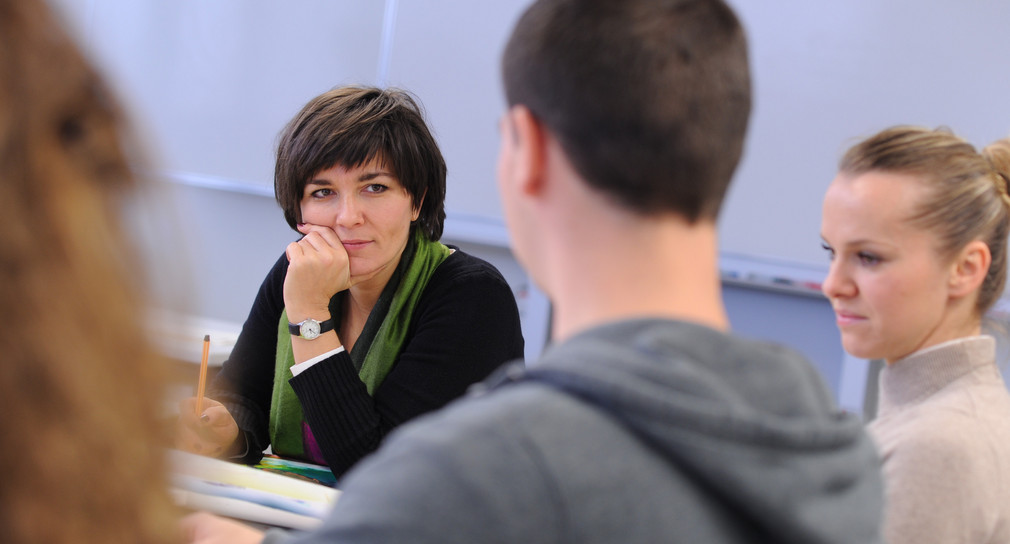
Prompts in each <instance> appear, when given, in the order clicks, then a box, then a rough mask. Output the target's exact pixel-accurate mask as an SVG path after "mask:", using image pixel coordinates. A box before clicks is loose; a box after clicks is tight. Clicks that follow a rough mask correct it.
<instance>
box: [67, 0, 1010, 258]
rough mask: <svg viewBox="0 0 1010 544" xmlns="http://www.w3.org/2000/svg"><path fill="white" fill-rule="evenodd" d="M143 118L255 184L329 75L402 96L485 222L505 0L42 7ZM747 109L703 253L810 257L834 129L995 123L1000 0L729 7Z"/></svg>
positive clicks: (1008, 87)
mask: <svg viewBox="0 0 1010 544" xmlns="http://www.w3.org/2000/svg"><path fill="white" fill-rule="evenodd" d="M53 1H54V2H55V3H57V4H58V5H61V6H63V7H64V8H65V11H66V12H67V13H68V14H69V16H70V18H71V19H72V20H73V23H74V24H75V25H76V26H77V28H79V29H81V31H82V34H83V36H84V38H85V41H86V42H87V44H88V45H89V47H90V48H91V49H92V50H93V51H95V54H96V55H97V56H98V57H100V58H99V60H100V61H101V62H102V63H103V65H104V66H105V67H106V68H107V70H108V72H109V73H110V74H112V75H113V76H114V80H115V82H116V85H117V86H118V87H119V88H120V89H121V90H122V91H123V92H124V93H125V94H126V98H127V100H128V102H129V103H131V104H132V105H133V106H134V108H135V109H136V110H137V117H138V118H139V119H140V120H141V121H142V122H143V123H144V124H145V125H146V126H148V127H149V128H150V138H151V141H152V145H153V147H154V148H155V149H158V151H159V156H160V158H161V164H162V166H163V167H164V168H165V169H166V170H169V171H172V172H185V173H190V174H193V175H195V176H205V177H208V178H221V179H224V180H232V181H234V182H236V183H238V184H240V185H241V184H245V185H246V186H248V187H251V188H254V189H256V190H258V191H261V192H263V193H264V194H269V188H270V186H271V180H272V172H273V151H274V144H275V141H276V135H277V133H278V132H279V131H280V129H281V127H282V126H283V124H284V123H285V122H286V121H287V120H288V119H289V118H290V117H291V116H292V115H293V114H294V112H295V111H297V109H298V108H299V107H301V105H302V104H304V103H305V102H306V101H307V100H308V99H309V98H311V97H312V96H314V95H316V94H318V93H320V92H322V91H324V90H326V89H328V88H330V87H333V86H335V85H338V84H345V83H363V84H379V85H385V84H391V85H397V86H402V87H406V88H408V89H410V90H412V91H413V92H415V93H416V94H417V95H418V96H419V97H420V99H421V101H422V103H423V104H424V105H425V106H426V108H427V110H428V114H429V121H430V123H431V125H432V127H433V129H434V131H435V133H436V136H437V138H438V139H439V141H440V143H441V145H442V147H443V151H444V153H445V155H446V160H447V163H448V166H449V187H448V197H447V209H448V212H449V216H450V219H452V218H454V217H473V218H477V219H479V220H484V221H488V222H491V223H500V222H501V211H500V204H499V200H498V196H497V193H496V189H495V184H494V163H495V156H496V153H497V145H498V142H497V130H496V125H495V124H496V122H497V119H498V116H499V115H500V113H501V111H502V108H503V105H504V104H503V98H502V94H501V90H500V83H499V59H498V57H499V55H500V52H501V49H502V46H503V45H504V41H505V39H506V36H507V34H508V32H509V29H510V28H511V26H512V24H513V23H514V20H515V18H516V17H517V16H518V14H519V13H520V11H521V10H522V8H523V6H524V5H525V4H526V2H525V1H524V0H495V1H494V2H490V1H488V2H477V1H473V0H398V1H397V0H386V1H384V2H382V1H378V0H288V1H285V2H275V1H267V0H258V1H256V0H214V1H202V0H173V1H169V0H162V1H142V2H137V1H134V0H86V1H85V0H77V1H75V0H53ZM730 2H731V4H733V5H734V6H735V7H736V8H737V10H738V12H739V14H740V15H741V18H742V19H743V21H744V24H745V26H746V27H747V30H748V34H749V37H750V43H751V59H752V60H751V63H752V67H753V73H754V85H755V87H754V89H755V103H754V113H753V116H752V120H751V128H750V133H749V139H748V144H747V147H746V151H745V156H744V160H743V163H742V165H741V168H740V170H739V171H738V174H737V178H736V181H735V183H734V186H733V188H732V190H731V193H730V195H729V197H728V200H727V203H726V206H725V208H724V211H723V215H722V219H721V229H722V250H723V251H726V252H730V253H734V254H742V255H749V256H753V257H755V258H758V259H762V258H767V259H772V260H780V261H784V262H796V263H797V264H798V265H810V264H821V263H823V262H824V256H823V255H822V250H821V249H820V238H819V226H820V205H821V197H822V195H823V192H824V189H825V188H826V186H827V184H828V182H829V181H830V180H831V178H832V177H833V175H834V169H835V165H836V163H837V160H838V158H839V156H840V155H841V153H842V152H843V150H844V149H845V147H847V146H848V145H849V144H851V143H852V142H853V140H854V138H857V137H861V136H866V135H869V134H870V133H872V132H875V131H877V130H879V129H881V128H883V127H885V126H887V125H891V124H897V123H914V124H924V125H928V126H937V125H947V126H950V127H951V128H952V129H954V130H955V131H956V132H958V133H960V134H962V135H964V136H965V137H967V138H968V139H969V140H971V141H972V142H974V143H976V145H984V144H986V143H988V142H990V141H992V140H994V139H997V138H1000V137H1003V136H1006V135H1008V134H1010V100H1008V98H1010V66H1008V65H1010V40H1007V38H1006V36H1007V34H1008V30H1007V29H1008V28H1010V2H1006V1H1004V0H823V1H816V0H730Z"/></svg>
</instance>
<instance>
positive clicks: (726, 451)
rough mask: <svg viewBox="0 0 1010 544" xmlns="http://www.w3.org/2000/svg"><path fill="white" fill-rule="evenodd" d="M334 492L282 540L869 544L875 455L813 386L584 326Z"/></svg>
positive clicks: (747, 344)
mask: <svg viewBox="0 0 1010 544" xmlns="http://www.w3.org/2000/svg"><path fill="white" fill-rule="evenodd" d="M341 483H342V486H341V487H342V488H343V490H344V493H343V495H342V496H341V498H340V500H339V501H338V503H337V505H336V507H335V510H334V512H333V513H332V514H331V516H330V517H329V518H328V519H327V521H326V522H325V523H324V525H323V527H322V528H321V529H320V530H319V531H317V532H315V533H311V534H306V535H300V536H298V537H297V538H296V539H295V540H294V542H298V543H322V542H340V543H347V542H351V543H353V542H431V543H436V542H437V543H451V542H460V543H463V542H467V543H470V542H503V543H504V542H521V543H538V542H544V543H547V542H571V543H595V542H627V543H637V542H692V543H694V542H706V543H707V542H796V543H801V542H802V543H841V542H860V543H870V542H879V541H880V537H879V534H880V525H881V511H882V483H881V478H880V470H879V461H878V459H877V456H876V453H875V451H874V448H873V446H872V445H871V442H870V440H869V438H868V437H867V435H866V434H865V432H864V431H863V428H862V424H861V422H860V420H859V419H858V418H857V417H856V416H853V415H851V414H844V413H840V412H838V410H837V409H836V408H835V407H834V404H833V402H832V400H831V398H830V395H829V393H828V392H827V390H826V389H825V388H824V386H823V384H822V382H821V380H820V378H819V376H818V375H817V373H816V371H815V370H814V369H813V368H812V367H811V366H810V365H809V364H808V363H807V362H806V361H805V360H803V358H802V357H800V356H799V355H797V354H796V353H794V352H792V351H790V350H787V349H785V348H782V347H777V346H773V345H769V344H766V343H759V342H754V341H749V340H742V339H739V338H736V337H733V336H731V335H727V334H724V333H721V332H718V331H715V330H712V329H709V328H705V327H702V326H699V325H695V324H690V323H684V322H678V321H670V320H659V319H641V320H629V321H623V322H619V323H614V324H610V325H606V326H601V327H597V328H595V329H592V330H589V331H585V332H583V333H582V334H579V335H577V336H576V337H573V338H571V339H569V340H568V341H566V342H564V343H562V344H559V345H556V346H553V347H552V348H550V349H549V350H548V351H547V352H546V353H545V354H544V356H543V357H542V358H541V360H540V361H538V362H537V363H534V364H530V365H529V366H528V368H525V369H524V368H522V367H509V368H506V369H503V371H501V372H499V373H498V374H497V375H495V376H493V377H492V378H489V379H488V380H487V381H486V382H485V383H483V384H481V385H480V386H479V387H478V388H477V390H475V391H474V392H473V393H471V394H470V395H468V396H467V397H465V398H463V399H461V400H459V401H457V402H455V403H453V404H451V405H450V406H448V407H447V408H445V409H444V410H442V411H440V412H437V413H435V414H432V415H429V416H426V417H424V418H421V419H418V420H417V421H416V422H415V423H413V424H410V425H406V426H404V427H403V428H402V429H401V430H400V431H398V432H396V433H394V434H393V435H390V437H389V438H388V439H387V442H386V444H385V445H384V446H383V447H382V448H381V449H380V450H379V451H378V452H377V453H376V454H374V455H372V456H371V457H369V458H366V459H365V460H364V461H363V462H361V463H360V464H359V465H358V466H357V467H356V468H355V469H353V470H352V472H351V473H349V474H348V476H347V477H346V478H345V479H344V480H343V481H342V482H341ZM290 536H291V535H283V534H282V533H280V532H274V533H271V534H269V535H268V538H267V540H266V542H281V541H285V542H286V541H287V539H288V538H289V537H290Z"/></svg>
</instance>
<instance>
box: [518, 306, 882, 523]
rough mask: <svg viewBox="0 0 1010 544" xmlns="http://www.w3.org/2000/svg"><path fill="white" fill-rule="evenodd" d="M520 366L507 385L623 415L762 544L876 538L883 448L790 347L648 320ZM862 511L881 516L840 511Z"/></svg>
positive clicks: (600, 330) (588, 336) (579, 340)
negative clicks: (534, 386)
mask: <svg viewBox="0 0 1010 544" xmlns="http://www.w3.org/2000/svg"><path fill="white" fill-rule="evenodd" d="M513 370H514V371H513V372H506V373H504V374H503V376H505V377H504V378H503V381H504V382H523V381H536V382H540V383H544V384H547V385H550V386H552V387H554V388H556V389H558V390H561V391H563V392H566V393H568V394H570V395H572V396H574V397H577V398H579V399H581V400H582V401H583V402H585V403H587V404H589V405H591V406H592V407H595V408H596V409H598V410H600V411H602V412H604V413H606V414H608V415H610V416H612V417H614V418H615V419H617V420H619V421H620V422H621V423H622V424H623V426H624V427H625V428H626V429H628V431H629V432H630V433H631V434H633V435H634V436H635V437H636V438H637V439H638V440H640V441H641V442H643V443H644V444H646V445H647V446H648V447H650V448H652V449H653V450H655V451H656V452H658V453H660V454H661V455H663V456H665V457H666V458H668V459H669V460H670V463H672V464H675V465H676V466H679V467H682V468H683V469H684V470H687V471H690V472H691V473H692V474H694V475H695V476H696V478H697V481H698V485H699V486H703V487H705V488H707V489H708V490H709V491H710V492H711V493H712V494H713V495H714V496H716V497H718V498H719V500H720V502H723V503H724V504H726V505H727V508H729V509H732V510H733V511H735V512H738V513H739V515H740V516H741V517H743V518H745V519H749V520H750V523H751V524H752V526H753V527H754V530H755V541H762V542H763V541H776V542H805V543H814V542H824V543H827V542H832V543H834V542H878V541H879V536H878V535H879V534H880V522H881V520H880V517H881V515H880V512H879V511H874V510H873V509H869V508H867V505H868V504H877V505H882V498H881V497H882V494H883V489H882V482H881V477H880V468H879V461H878V458H877V455H876V451H875V449H874V447H873V445H872V443H871V442H870V439H869V437H868V435H867V434H866V433H865V432H864V429H863V424H862V422H861V420H860V419H859V418H858V417H857V416H855V415H853V414H848V413H843V412H839V411H838V410H837V409H836V408H835V405H834V402H833V400H832V398H831V395H830V393H829V392H828V390H827V389H826V387H825V386H824V384H823V382H822V380H821V378H820V376H819V375H818V374H817V371H816V370H815V369H814V368H813V367H812V366H811V365H810V364H809V363H808V362H807V361H806V360H805V359H804V358H803V357H802V356H800V355H799V354H797V353H796V352H794V351H792V350H789V349H787V348H784V347H781V346H776V345H772V344H768V343H764V342H757V341H752V340H745V339H741V338H737V337H735V336H732V335H729V334H726V333H722V332H719V331H716V330H713V329H710V328H707V327H703V326H700V325H696V324H692V323H685V322H678V321H670V320H660V319H641V320H632V321H622V322H620V323H615V324H611V325H605V326H601V327H596V328H594V329H591V330H588V331H584V332H583V333H581V334H579V335H577V336H575V337H573V338H571V339H569V340H568V341H566V342H564V343H561V344H558V345H556V346H552V347H550V348H549V349H548V350H547V351H546V352H545V354H544V356H543V357H542V358H541V359H540V361H538V362H536V363H534V364H532V365H530V366H529V368H527V369H526V370H525V371H521V372H519V371H515V369H513ZM860 511H866V512H875V514H874V515H872V516H864V517H866V519H864V520H859V519H856V520H855V522H856V523H854V519H853V516H850V515H838V513H840V512H860ZM858 522H862V523H861V524H860V523H858Z"/></svg>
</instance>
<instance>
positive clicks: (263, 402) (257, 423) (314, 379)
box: [208, 249, 523, 477]
mask: <svg viewBox="0 0 1010 544" xmlns="http://www.w3.org/2000/svg"><path fill="white" fill-rule="evenodd" d="M287 268H288V260H287V258H286V257H285V256H284V255H282V256H281V258H280V259H278V260H277V262H276V263H275V264H274V266H273V268H272V269H271V270H270V272H269V273H268V274H267V277H266V279H264V280H263V284H262V285H261V286H260V290H259V293H258V294H257V295H256V299H255V301H254V302H253V306H252V309H251V310H250V311H249V317H248V318H247V319H246V322H245V324H244V325H243V326H242V332H241V334H240V335H239V337H238V341H237V342H236V343H235V348H234V349H233V350H232V352H231V356H230V357H229V358H228V360H227V361H225V363H224V365H223V366H222V368H221V371H220V372H219V373H218V375H217V377H216V378H215V379H214V382H213V383H212V384H211V388H210V389H211V391H210V393H209V394H208V396H210V397H211V398H214V399H216V400H219V401H221V402H222V403H224V404H225V406H226V407H227V408H228V410H229V412H231V414H232V417H234V418H235V421H236V422H237V423H238V426H239V429H240V430H241V431H242V433H243V434H244V435H245V439H246V441H247V443H248V444H249V451H248V453H247V455H246V456H245V457H244V458H243V459H242V461H244V462H247V463H255V462H257V461H258V460H259V459H260V458H262V455H263V450H264V449H266V447H267V445H268V444H269V440H270V438H269V431H268V417H269V413H270V399H271V394H272V391H273V378H274V365H275V362H276V351H277V326H278V322H279V320H280V316H281V312H282V311H283V310H284V296H283V287H284V277H285V275H286V274H287ZM407 335H408V338H407V342H406V344H405V345H404V348H403V352H402V353H401V354H400V356H399V357H398V359H397V361H396V363H395V365H394V366H393V369H392V370H391V371H390V372H389V374H388V375H387V376H386V379H385V380H384V381H383V382H382V384H381V385H380V386H379V387H378V388H377V389H376V390H375V395H374V396H369V395H368V392H367V391H366V389H365V384H364V383H363V382H362V381H361V380H360V379H359V378H358V373H357V371H356V370H355V369H354V364H353V363H352V362H351V358H350V356H349V355H348V354H347V352H346V351H344V352H341V353H339V354H337V355H335V356H333V357H330V358H328V359H326V360H324V361H321V362H319V363H317V364H315V365H313V366H312V367H310V368H309V369H307V370H306V371H304V372H302V373H301V374H299V375H298V376H297V377H295V378H292V379H291V386H292V388H293V389H294V391H295V394H297V395H298V399H299V400H300V401H301V404H302V412H303V413H304V416H305V420H306V421H307V422H308V424H309V427H310V428H311V429H312V434H313V436H315V438H316V441H317V442H318V443H319V447H320V449H321V450H322V453H323V457H324V458H325V459H326V462H327V464H329V466H330V469H331V470H332V471H333V473H334V474H335V475H336V476H338V477H339V476H340V475H342V474H343V473H344V472H346V471H347V469H349V468H350V467H351V466H352V465H353V464H354V463H356V462H357V461H358V460H359V459H361V458H362V457H364V456H365V455H367V454H369V453H371V452H372V451H374V450H375V449H376V448H378V446H379V443H380V442H381V441H382V438H383V437H385V436H386V434H388V433H389V432H390V431H391V430H392V429H393V428H395V427H396V426H398V425H400V424H401V423H403V422H405V421H407V420H409V419H411V418H414V417H416V416H418V415H421V414H423V413H425V412H429V411H431V410H435V409H437V408H440V407H442V406H444V405H445V404H447V403H448V402H449V401H451V400H453V399H455V398H456V397H459V396H460V395H462V394H463V393H464V392H465V391H466V389H467V387H468V386H469V385H470V384H473V383H475V382H478V381H480V380H482V379H484V378H485V377H486V376H487V375H488V374H490V373H491V372H492V371H493V370H494V369H496V368H497V367H498V366H500V365H501V364H502V363H504V362H506V361H510V360H513V359H519V358H522V356H523V337H522V330H521V329H520V324H519V311H518V308H517V307H516V302H515V297H514V296H513V295H512V290H511V289H510V287H509V285H508V283H506V281H505V279H504V278H503V277H502V275H501V273H499V272H498V270H497V269H496V268H495V267H494V266H492V265H491V264H489V263H487V262H485V261H483V260H481V259H478V258H476V257H474V256H471V255H467V254H466V253H463V252H462V251H460V250H458V249H457V250H456V251H455V252H454V253H453V254H452V255H450V256H449V257H447V258H446V260H445V261H443V262H442V264H441V265H439V267H438V268H437V269H436V270H435V272H434V273H433V274H432V276H431V279H430V280H429V281H428V284H427V286H426V287H425V290H424V294H422V295H421V299H420V300H419V301H418V304H417V306H416V307H415V309H414V315H413V317H412V319H411V324H410V329H409V331H408V333H407Z"/></svg>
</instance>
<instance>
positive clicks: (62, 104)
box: [0, 0, 178, 544]
mask: <svg viewBox="0 0 1010 544" xmlns="http://www.w3.org/2000/svg"><path fill="white" fill-rule="evenodd" d="M123 130H124V127H123V122H122V120H121V114H120V112H119V109H118V107H117V106H116V102H115V100H114V99H113V97H112V96H111V95H110V93H109V91H108V90H107V89H106V87H105V84H104V83H103V81H102V78H101V77H100V76H99V75H98V74H97V73H96V71H95V70H94V68H93V67H92V66H91V64H90V63H89V62H88V60H87V59H86V58H85V57H84V56H83V54H82V53H81V51H80V49H79V48H78V46H77V45H76V44H75V43H74V42H73V41H72V39H71V38H69V36H68V34H67V32H66V31H65V29H64V28H63V27H62V26H61V24H60V22H59V21H58V20H57V19H56V18H55V16H54V14H53V13H52V12H51V11H50V9H49V8H48V7H47V5H46V4H45V3H44V2H42V1H41V0H0V217H2V218H3V222H4V223H3V227H2V228H0V309H2V310H3V312H4V314H5V315H6V316H7V317H6V322H5V323H4V325H3V326H2V327H0V354H2V355H0V357H2V358H3V369H2V370H0V414H3V419H2V421H0V443H2V444H3V447H2V448H0V466H3V467H4V477H3V485H0V534H2V535H4V537H3V539H2V540H3V541H4V542H7V543H28V542H40V543H41V542H46V543H71V542H73V543H91V542H93V543H96V544H97V543H114V542H123V543H126V542H130V543H134V542H143V543H167V542H176V541H178V538H176V533H177V530H176V511H175V508H174V506H173V505H172V503H171V500H170V498H169V496H168V491H167V485H166V478H165V474H164V455H163V450H162V444H163V442H161V433H162V427H161V425H160V420H159V410H160V409H161V408H162V407H163V404H162V399H163V398H164V396H163V381H162V378H163V372H164V367H163V365H162V361H161V359H160V357H159V356H158V355H157V353H156V351H154V350H153V349H152V348H151V347H150V346H149V344H148V342H147V340H146V334H145V332H146V331H145V330H144V326H143V318H144V312H142V311H141V310H142V308H143V300H142V297H141V295H140V293H141V289H140V286H139V285H138V284H139V282H135V281H134V282H131V281H127V279H128V278H131V277H135V276H136V270H137V269H138V267H137V266H136V263H137V262H138V259H137V258H136V257H135V256H134V254H133V251H132V250H131V249H130V248H129V246H128V244H127V242H126V239H125V236H124V234H123V232H124V229H123V228H122V225H121V224H120V219H119V218H120V213H119V212H120V211H121V207H122V205H123V204H124V199H125V198H126V197H127V196H128V195H129V194H130V191H132V190H133V188H134V186H135V183H136V182H135V180H134V177H133V175H132V173H131V168H130V164H129V161H128V159H127V153H126V151H125V149H124V144H123Z"/></svg>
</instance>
